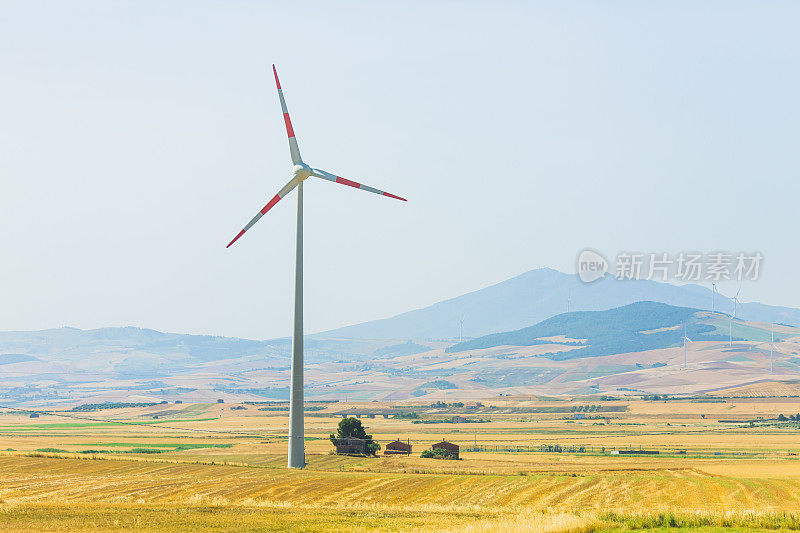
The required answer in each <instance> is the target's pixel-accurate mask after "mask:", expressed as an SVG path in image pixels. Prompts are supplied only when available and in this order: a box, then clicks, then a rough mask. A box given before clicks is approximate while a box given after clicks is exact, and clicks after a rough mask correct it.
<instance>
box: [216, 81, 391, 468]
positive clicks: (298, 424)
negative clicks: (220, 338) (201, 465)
mask: <svg viewBox="0 0 800 533" xmlns="http://www.w3.org/2000/svg"><path fill="white" fill-rule="evenodd" d="M272 72H273V74H274V75H275V85H277V87H278V98H279V99H280V102H281V109H282V111H283V121H284V122H285V123H286V134H287V135H288V136H289V153H290V155H291V158H292V164H293V165H294V166H293V167H292V174H291V175H292V178H291V179H290V180H289V182H288V183H287V184H286V185H284V186H283V188H282V189H281V190H280V191H278V194H276V195H275V196H273V197H272V199H271V200H270V201H269V202H268V203H267V205H265V206H264V207H263V208H262V209H261V211H259V212H258V213H256V216H254V217H253V219H252V220H251V221H250V222H248V223H247V225H246V226H245V227H244V229H242V231H240V232H239V234H238V235H236V237H234V238H233V240H232V241H231V242H229V243H228V246H227V247H226V248H229V247H230V246H231V245H232V244H233V243H235V242H236V241H237V240H238V239H239V237H241V236H242V235H244V232H246V231H247V230H249V229H250V228H251V227H252V226H253V224H255V223H256V222H258V220H259V219H260V218H261V217H262V216H264V215H265V214H266V212H267V211H269V210H270V209H272V208H273V207H274V206H275V204H277V203H278V201H280V200H281V198H283V197H284V196H286V195H287V194H289V192H291V190H292V189H294V188H295V187H296V188H297V243H296V247H295V270H294V330H293V332H292V370H291V372H292V377H291V384H290V392H289V397H290V400H289V452H288V456H289V457H288V466H289V468H302V467H303V466H305V464H306V460H305V448H304V437H305V430H304V427H303V182H304V181H305V180H306V179H308V178H309V177H311V176H314V177H316V178H322V179H324V180H328V181H332V182H334V183H339V184H341V185H347V186H348V187H354V188H356V189H361V190H362V191H367V192H371V193H375V194H380V195H382V196H388V197H389V198H395V199H397V200H402V201H404V202H405V201H406V199H405V198H401V197H399V196H395V195H394V194H390V193H388V192H384V191H381V190H378V189H375V188H373V187H368V186H366V185H362V184H361V183H356V182H355V181H350V180H347V179H345V178H341V177H339V176H336V175H334V174H331V173H330V172H326V171H324V170H320V169H318V168H311V167H310V166H308V165H307V164H305V163H304V162H303V159H302V158H301V157H300V149H299V148H298V145H297V138H296V137H295V135H294V129H293V128H292V121H291V120H290V119H289V110H288V109H287V108H286V101H285V100H284V98H283V90H282V89H281V82H280V81H279V80H278V71H277V70H275V65H272Z"/></svg>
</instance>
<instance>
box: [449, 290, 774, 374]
mask: <svg viewBox="0 0 800 533" xmlns="http://www.w3.org/2000/svg"><path fill="white" fill-rule="evenodd" d="M720 321H723V322H724V321H727V318H726V317H723V316H721V315H719V314H714V315H712V314H711V313H708V312H706V311H698V310H697V309H690V308H687V307H674V306H671V305H667V304H662V303H657V302H636V303H633V304H630V305H626V306H623V307H618V308H616V309H610V310H608V311H573V312H571V313H563V314H560V315H557V316H554V317H552V318H548V319H547V320H545V321H543V322H540V323H538V324H536V325H534V326H530V327H527V328H523V329H519V330H516V331H509V332H506V333H493V334H491V335H486V336H485V337H479V338H477V339H472V340H468V341H465V342H461V343H458V344H455V345H453V346H450V347H449V348H447V349H446V350H445V352H447V353H451V352H463V351H465V350H480V349H484V348H494V347H495V346H534V345H540V344H563V345H566V346H576V347H577V348H576V349H570V350H566V351H558V352H553V353H547V354H545V356H546V357H548V358H550V359H553V360H565V359H575V358H578V357H595V356H603V355H617V354H622V353H628V352H644V351H648V350H658V349H663V348H671V347H674V346H679V345H681V344H682V343H683V337H684V334H685V335H686V336H688V337H689V338H691V339H694V340H703V341H711V340H716V341H725V340H728V338H729V337H728V335H723V333H722V331H720V329H723V328H720V327H719V325H720ZM741 322H742V321H741V320H739V319H737V320H736V335H735V336H734V337H733V340H744V339H742V337H741V335H742V332H740V331H739V330H740V329H741V328H740V324H741ZM723 326H724V324H723ZM684 332H685V333H684ZM554 337H560V339H558V340H555V339H553V338H554ZM761 337H762V338H759V339H757V340H765V339H764V338H763V335H762V336H761ZM747 340H754V339H747Z"/></svg>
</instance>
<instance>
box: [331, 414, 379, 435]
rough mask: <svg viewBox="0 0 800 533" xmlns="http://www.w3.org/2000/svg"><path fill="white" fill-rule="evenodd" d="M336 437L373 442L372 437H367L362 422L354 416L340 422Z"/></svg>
mask: <svg viewBox="0 0 800 533" xmlns="http://www.w3.org/2000/svg"><path fill="white" fill-rule="evenodd" d="M336 436H337V437H339V438H340V439H346V438H348V437H350V438H354V439H368V440H372V435H367V432H366V431H365V430H364V426H362V425H361V420H359V419H358V418H353V417H352V416H350V417H347V418H343V419H341V420H340V421H339V427H338V428H337V429H336Z"/></svg>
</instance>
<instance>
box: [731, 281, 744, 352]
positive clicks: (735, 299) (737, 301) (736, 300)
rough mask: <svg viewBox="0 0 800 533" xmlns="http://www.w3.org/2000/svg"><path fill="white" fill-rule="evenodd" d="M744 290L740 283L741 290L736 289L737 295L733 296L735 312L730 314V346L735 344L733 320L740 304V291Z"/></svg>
mask: <svg viewBox="0 0 800 533" xmlns="http://www.w3.org/2000/svg"><path fill="white" fill-rule="evenodd" d="M740 292H742V286H741V284H740V285H739V290H737V291H736V296H734V297H733V298H731V300H732V301H733V314H732V315H728V317H729V318H730V324H729V326H728V346H733V321H734V320H736V307H737V306H738V305H739V293H740Z"/></svg>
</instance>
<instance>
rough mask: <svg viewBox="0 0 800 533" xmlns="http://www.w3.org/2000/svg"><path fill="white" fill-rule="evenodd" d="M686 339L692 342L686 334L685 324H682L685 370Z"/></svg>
mask: <svg viewBox="0 0 800 533" xmlns="http://www.w3.org/2000/svg"><path fill="white" fill-rule="evenodd" d="M686 341H689V342H692V339H690V338H689V337H687V336H686V326H683V369H684V370H686Z"/></svg>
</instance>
